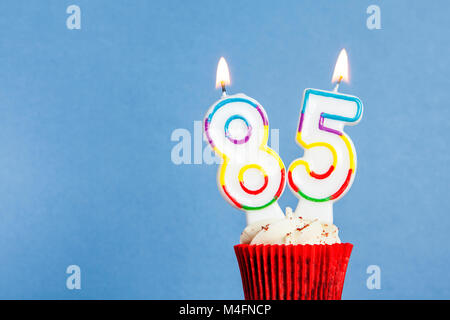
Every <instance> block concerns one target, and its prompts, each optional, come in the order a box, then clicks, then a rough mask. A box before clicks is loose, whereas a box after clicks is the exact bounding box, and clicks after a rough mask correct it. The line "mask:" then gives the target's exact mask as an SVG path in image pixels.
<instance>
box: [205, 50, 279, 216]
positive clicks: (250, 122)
mask: <svg viewBox="0 0 450 320" xmlns="http://www.w3.org/2000/svg"><path fill="white" fill-rule="evenodd" d="M229 82H230V80H229V71H228V66H227V64H226V61H225V59H223V58H221V59H220V61H219V65H218V67H217V79H216V87H219V86H221V87H222V93H223V94H222V98H221V99H220V100H219V101H217V102H216V103H214V104H213V105H212V106H211V107H210V108H209V110H208V112H207V113H206V116H205V119H204V132H205V135H206V137H207V140H208V142H209V144H210V146H211V147H212V148H213V149H214V151H215V152H216V153H217V154H218V155H219V156H221V157H222V159H223V163H222V164H221V166H220V167H219V170H218V176H217V180H218V187H219V190H220V191H221V193H222V195H223V197H224V198H225V199H226V200H227V201H228V202H229V203H230V204H231V205H233V206H234V207H236V208H238V209H241V210H244V211H245V212H246V216H247V224H252V223H254V222H256V221H258V220H263V219H271V218H283V217H284V214H283V212H282V211H281V208H280V207H279V206H278V203H277V199H278V198H279V197H280V196H281V194H282V192H283V190H284V186H285V171H286V169H285V167H284V164H283V162H282V160H281V158H280V157H279V156H278V154H277V153H276V152H275V151H273V150H272V149H270V148H269V147H268V146H267V140H268V134H269V120H268V117H267V114H266V112H265V110H264V108H263V107H262V106H261V104H260V103H258V102H257V101H256V100H255V99H253V98H250V97H248V96H246V95H244V94H236V95H231V96H228V95H227V94H226V91H225V85H227V84H229Z"/></svg>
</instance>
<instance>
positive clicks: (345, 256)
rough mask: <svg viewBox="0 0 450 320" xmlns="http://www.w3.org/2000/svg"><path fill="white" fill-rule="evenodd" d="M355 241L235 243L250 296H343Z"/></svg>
mask: <svg viewBox="0 0 450 320" xmlns="http://www.w3.org/2000/svg"><path fill="white" fill-rule="evenodd" d="M352 248H353V245H352V244H350V243H336V244H332V245H326V244H324V245H322V244H317V245H301V244H298V245H276V244H275V245H248V244H239V245H236V246H234V251H235V252H236V257H237V260H238V263H239V269H240V270H241V277H242V287H243V289H244V296H245V299H246V300H340V299H341V295H342V289H343V287H344V280H345V273H346V271H347V265H348V260H349V259H350V254H351V252H352Z"/></svg>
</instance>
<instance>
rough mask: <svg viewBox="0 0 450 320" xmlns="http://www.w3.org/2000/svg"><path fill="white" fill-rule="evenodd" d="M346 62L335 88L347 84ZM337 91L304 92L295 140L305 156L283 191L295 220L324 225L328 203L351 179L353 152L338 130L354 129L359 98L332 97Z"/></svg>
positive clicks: (294, 165)
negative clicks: (291, 199)
mask: <svg viewBox="0 0 450 320" xmlns="http://www.w3.org/2000/svg"><path fill="white" fill-rule="evenodd" d="M342 57H344V58H342ZM346 57H347V55H346V53H345V51H343V53H341V55H340V57H339V59H338V62H337V64H336V69H340V68H342V64H344V71H341V72H342V73H341V74H339V72H337V73H338V75H337V81H338V84H339V82H340V81H341V80H343V79H344V80H345V79H347V78H348V75H347V71H346V70H348V62H347V58H346ZM336 69H335V74H336ZM335 77H336V76H335V75H334V78H335ZM337 88H338V85H337V86H336V89H335V91H334V92H330V91H323V90H317V89H306V90H305V92H304V94H303V101H302V108H301V112H300V119H299V125H298V129H297V134H296V141H297V143H298V144H299V145H300V146H301V147H302V148H303V149H304V151H305V152H304V156H303V157H302V158H299V159H296V160H294V161H293V162H292V163H291V165H290V166H289V170H288V184H289V187H290V188H291V190H292V192H293V193H294V194H295V195H296V196H297V197H298V198H299V203H298V205H297V209H296V215H297V216H301V217H304V218H305V217H306V218H311V219H314V218H319V219H320V220H321V221H322V222H329V223H332V222H333V202H334V201H336V200H338V199H340V198H341V197H342V196H343V195H344V194H345V193H346V192H347V191H348V190H349V189H350V187H351V185H352V183H353V180H354V178H355V173H356V152H355V147H354V146H353V142H352V140H351V139H350V138H349V137H348V136H347V135H346V134H345V133H344V126H345V125H354V124H357V123H358V122H359V121H360V120H361V117H362V112H363V106H362V103H361V100H359V98H357V97H355V96H350V95H345V94H342V93H338V92H337Z"/></svg>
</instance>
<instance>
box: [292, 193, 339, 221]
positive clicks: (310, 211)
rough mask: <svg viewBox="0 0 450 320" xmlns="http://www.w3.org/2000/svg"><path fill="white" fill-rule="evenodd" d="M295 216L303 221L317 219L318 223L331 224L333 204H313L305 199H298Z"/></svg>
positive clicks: (328, 202)
mask: <svg viewBox="0 0 450 320" xmlns="http://www.w3.org/2000/svg"><path fill="white" fill-rule="evenodd" d="M295 216H296V217H302V218H303V219H309V220H314V219H319V222H320V223H328V224H332V223H333V202H332V201H326V202H313V201H309V200H306V199H303V198H301V199H299V200H298V205H297V209H295Z"/></svg>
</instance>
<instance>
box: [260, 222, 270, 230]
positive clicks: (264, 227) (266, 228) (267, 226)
mask: <svg viewBox="0 0 450 320" xmlns="http://www.w3.org/2000/svg"><path fill="white" fill-rule="evenodd" d="M261 229H262V230H264V231H267V230H269V224H266V225H265V226H261Z"/></svg>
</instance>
